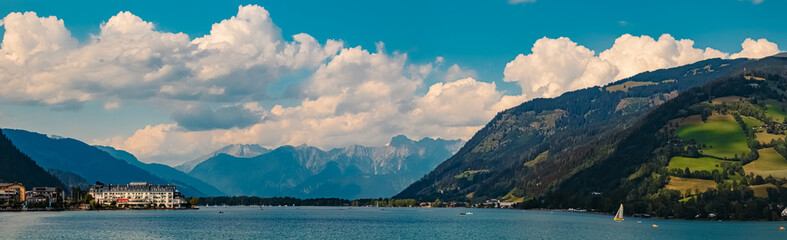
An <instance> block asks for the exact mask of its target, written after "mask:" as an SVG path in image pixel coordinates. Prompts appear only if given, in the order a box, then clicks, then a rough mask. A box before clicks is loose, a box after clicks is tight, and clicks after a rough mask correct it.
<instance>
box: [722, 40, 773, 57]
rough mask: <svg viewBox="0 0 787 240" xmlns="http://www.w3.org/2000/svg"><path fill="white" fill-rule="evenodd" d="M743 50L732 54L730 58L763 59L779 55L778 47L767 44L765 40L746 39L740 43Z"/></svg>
mask: <svg viewBox="0 0 787 240" xmlns="http://www.w3.org/2000/svg"><path fill="white" fill-rule="evenodd" d="M741 47H743V50H741V52H739V53H736V54H732V56H730V57H731V58H764V57H768V56H773V55H775V54H777V53H779V52H780V51H779V46H778V45H776V43H772V42H769V41H768V40H767V39H764V38H761V39H757V40H752V39H751V38H747V39H746V40H745V41H743V43H741Z"/></svg>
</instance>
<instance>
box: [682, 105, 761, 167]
mask: <svg viewBox="0 0 787 240" xmlns="http://www.w3.org/2000/svg"><path fill="white" fill-rule="evenodd" d="M678 136H679V137H681V138H683V139H694V140H696V141H697V143H701V144H705V145H707V148H705V149H702V150H701V151H700V152H701V153H703V154H705V155H708V156H714V157H719V158H725V157H726V158H733V157H735V155H736V154H737V155H741V154H745V153H748V152H749V151H750V150H749V147H748V146H747V145H746V135H745V134H744V133H743V130H742V129H741V127H740V125H739V124H738V123H737V122H735V120H734V119H733V118H732V116H729V115H713V116H710V117H709V118H708V120H707V121H705V122H702V121H684V122H683V123H682V124H681V126H680V128H679V129H678Z"/></svg>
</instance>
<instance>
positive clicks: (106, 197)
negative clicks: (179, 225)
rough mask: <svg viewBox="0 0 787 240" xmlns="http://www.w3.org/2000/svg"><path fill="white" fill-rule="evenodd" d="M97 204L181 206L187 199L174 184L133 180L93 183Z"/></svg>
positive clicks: (93, 192) (92, 191) (92, 190)
mask: <svg viewBox="0 0 787 240" xmlns="http://www.w3.org/2000/svg"><path fill="white" fill-rule="evenodd" d="M89 194H90V195H91V196H92V197H93V199H95V201H96V204H101V205H111V204H115V205H116V206H118V207H129V208H147V207H158V208H181V207H184V206H185V205H186V199H185V198H184V197H183V195H182V194H181V193H180V192H179V191H178V190H177V189H175V186H172V185H154V184H150V183H145V182H132V183H129V184H128V185H92V186H90V193H89Z"/></svg>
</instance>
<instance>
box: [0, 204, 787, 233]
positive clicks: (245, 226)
mask: <svg viewBox="0 0 787 240" xmlns="http://www.w3.org/2000/svg"><path fill="white" fill-rule="evenodd" d="M219 211H222V212H224V213H218V212H219ZM468 211H469V212H473V214H472V215H460V213H461V212H468ZM637 221H641V223H637ZM653 224H657V225H658V226H659V228H653V227H652V225H653ZM780 226H787V222H710V221H683V220H659V219H637V218H626V221H624V222H613V221H612V216H606V215H596V214H583V213H568V212H550V211H522V210H506V209H464V208H453V209H452V208H439V209H438V208H365V207H266V208H265V210H264V211H260V210H259V208H258V207H201V209H200V210H177V211H165V210H161V211H100V212H95V211H69V212H0V238H2V239H84V238H88V239H184V238H188V239H315V238H316V239H787V231H780V230H779V227H780Z"/></svg>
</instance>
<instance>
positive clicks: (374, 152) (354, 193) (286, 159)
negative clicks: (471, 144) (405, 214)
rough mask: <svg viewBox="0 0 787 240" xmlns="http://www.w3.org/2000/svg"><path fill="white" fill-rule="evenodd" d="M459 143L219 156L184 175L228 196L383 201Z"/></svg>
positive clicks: (400, 142)
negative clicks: (208, 184)
mask: <svg viewBox="0 0 787 240" xmlns="http://www.w3.org/2000/svg"><path fill="white" fill-rule="evenodd" d="M461 144H463V142H462V141H459V140H454V141H446V140H442V139H428V138H426V139H422V140H420V141H412V140H410V139H407V138H406V137H404V136H398V137H395V138H393V139H392V141H391V143H390V144H389V145H388V146H383V147H364V146H349V147H346V148H337V149H333V150H330V151H327V152H326V151H322V150H320V149H318V148H315V147H309V146H298V147H293V146H283V147H280V148H277V149H275V150H273V151H271V152H269V153H266V154H262V155H259V156H256V157H253V158H239V157H234V156H230V155H227V154H219V155H218V156H216V157H213V158H211V159H208V160H206V161H204V162H203V163H200V164H199V165H197V166H196V167H195V168H194V169H193V170H192V171H191V172H189V174H190V175H192V176H194V177H196V178H199V179H201V180H203V181H206V182H210V183H212V184H214V185H215V186H217V187H219V188H220V189H223V190H225V191H226V192H227V193H228V194H231V195H255V196H293V197H301V198H317V197H341V198H349V199H353V198H378V197H389V196H391V195H393V194H395V193H397V192H398V191H400V190H401V189H403V188H404V187H406V186H407V185H409V184H410V183H412V182H413V181H415V180H417V179H419V178H420V177H422V176H423V175H424V174H425V173H427V172H428V171H429V170H430V169H432V168H434V167H435V166H436V165H437V164H439V163H440V162H441V161H443V160H444V159H446V158H447V157H448V156H450V155H451V154H453V153H454V152H455V151H456V150H457V149H458V148H459V147H460V146H461Z"/></svg>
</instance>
